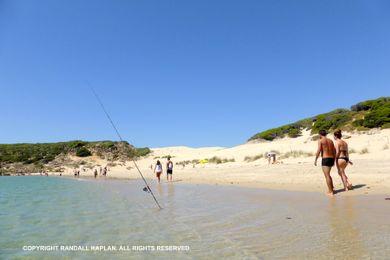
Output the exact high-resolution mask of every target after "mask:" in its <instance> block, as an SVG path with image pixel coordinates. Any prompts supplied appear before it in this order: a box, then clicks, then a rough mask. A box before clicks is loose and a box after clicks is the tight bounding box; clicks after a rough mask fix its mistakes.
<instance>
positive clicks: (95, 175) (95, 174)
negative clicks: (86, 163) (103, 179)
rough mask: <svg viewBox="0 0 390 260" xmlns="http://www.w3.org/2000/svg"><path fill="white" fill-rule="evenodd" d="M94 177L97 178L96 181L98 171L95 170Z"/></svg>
mask: <svg viewBox="0 0 390 260" xmlns="http://www.w3.org/2000/svg"><path fill="white" fill-rule="evenodd" d="M93 175H94V177H95V179H96V178H97V176H98V171H97V169H95V170H94V171H93Z"/></svg>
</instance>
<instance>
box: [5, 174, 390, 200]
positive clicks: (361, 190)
mask: <svg viewBox="0 0 390 260" xmlns="http://www.w3.org/2000/svg"><path fill="white" fill-rule="evenodd" d="M26 176H31V177H55V178H64V179H70V180H88V181H95V180H96V181H105V180H107V181H141V180H142V179H141V178H140V177H135V176H130V174H129V176H127V177H126V176H107V177H98V178H97V179H95V178H94V177H93V176H92V175H84V176H80V177H78V178H76V177H74V176H72V175H69V174H63V175H62V176H59V173H58V172H52V173H49V176H44V175H40V174H31V175H19V176H18V175H11V176H2V177H26ZM145 179H146V180H147V181H148V183H149V185H157V181H156V179H154V178H151V177H149V176H147V177H145ZM166 184H174V185H176V184H179V185H180V184H188V185H206V186H210V187H212V186H222V187H237V188H241V189H248V188H249V189H254V190H270V191H282V192H304V193H316V194H322V195H324V196H326V190H325V189H326V186H325V180H323V183H315V184H313V185H311V186H310V185H307V184H302V183H300V184H299V183H296V184H292V185H291V184H283V183H282V184H280V183H279V184H277V183H267V182H259V181H256V182H245V181H237V182H229V181H217V180H215V181H210V180H207V179H204V180H201V179H186V178H183V179H182V178H176V179H175V177H174V179H173V182H167V181H166V180H165V179H163V180H162V181H161V185H166ZM321 185H322V186H321ZM353 185H354V189H353V190H351V191H348V192H345V191H344V190H343V189H342V187H341V186H340V187H336V189H335V195H334V197H338V196H373V195H375V196H376V195H383V196H390V192H389V188H387V187H386V186H375V188H374V189H373V188H372V187H371V186H370V185H368V184H353ZM321 188H323V190H321Z"/></svg>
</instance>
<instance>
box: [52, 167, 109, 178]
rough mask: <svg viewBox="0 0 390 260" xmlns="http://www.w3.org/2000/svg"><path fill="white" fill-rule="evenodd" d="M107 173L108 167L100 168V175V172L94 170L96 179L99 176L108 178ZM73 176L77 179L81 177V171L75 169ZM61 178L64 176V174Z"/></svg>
mask: <svg viewBox="0 0 390 260" xmlns="http://www.w3.org/2000/svg"><path fill="white" fill-rule="evenodd" d="M82 170H83V171H85V169H82ZM107 172H108V169H107V166H106V167H104V168H102V167H99V173H98V170H97V169H96V168H95V169H94V170H93V176H94V177H95V179H96V178H97V177H98V175H100V176H104V177H105V176H107ZM73 175H74V177H76V178H78V177H80V169H78V168H75V169H74V171H73ZM60 176H62V174H61V175H60Z"/></svg>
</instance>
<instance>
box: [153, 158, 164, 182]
mask: <svg viewBox="0 0 390 260" xmlns="http://www.w3.org/2000/svg"><path fill="white" fill-rule="evenodd" d="M162 171H163V169H162V164H161V162H160V160H157V162H156V166H155V167H154V173H155V174H156V177H157V179H158V183H160V176H161V173H162Z"/></svg>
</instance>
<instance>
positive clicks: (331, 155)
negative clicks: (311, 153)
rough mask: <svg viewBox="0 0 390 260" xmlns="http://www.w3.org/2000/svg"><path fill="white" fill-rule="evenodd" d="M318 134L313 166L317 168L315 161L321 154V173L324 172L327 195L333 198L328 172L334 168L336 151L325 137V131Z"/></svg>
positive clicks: (331, 182) (331, 181)
mask: <svg viewBox="0 0 390 260" xmlns="http://www.w3.org/2000/svg"><path fill="white" fill-rule="evenodd" d="M319 134H320V139H319V140H318V149H317V153H316V159H315V161H314V165H315V166H317V160H318V157H319V156H320V154H321V156H322V162H321V165H322V171H323V172H324V175H325V179H326V184H327V185H328V195H330V196H333V194H334V187H333V180H332V177H331V176H330V171H331V170H332V167H333V166H334V162H335V156H336V149H335V147H334V144H333V141H332V140H330V139H329V138H327V137H326V135H327V133H326V131H325V130H321V131H320V132H319Z"/></svg>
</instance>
